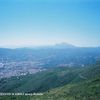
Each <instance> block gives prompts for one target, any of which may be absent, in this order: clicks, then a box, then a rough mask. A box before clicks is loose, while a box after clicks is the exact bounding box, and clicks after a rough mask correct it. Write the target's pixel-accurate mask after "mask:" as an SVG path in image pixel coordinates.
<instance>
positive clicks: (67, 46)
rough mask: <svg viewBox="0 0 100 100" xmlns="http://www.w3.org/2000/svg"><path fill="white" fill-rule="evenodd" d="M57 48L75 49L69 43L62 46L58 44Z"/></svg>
mask: <svg viewBox="0 0 100 100" xmlns="http://www.w3.org/2000/svg"><path fill="white" fill-rule="evenodd" d="M55 47H56V48H74V47H75V46H74V45H72V44H68V43H65V42H63V43H60V44H56V45H55Z"/></svg>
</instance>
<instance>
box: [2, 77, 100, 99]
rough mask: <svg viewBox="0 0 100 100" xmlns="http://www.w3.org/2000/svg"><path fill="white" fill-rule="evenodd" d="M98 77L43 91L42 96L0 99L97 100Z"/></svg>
mask: <svg viewBox="0 0 100 100" xmlns="http://www.w3.org/2000/svg"><path fill="white" fill-rule="evenodd" d="M99 98H100V78H98V77H97V78H95V79H92V80H89V81H85V82H81V83H78V84H68V85H65V86H63V87H59V88H56V89H52V90H50V91H48V92H45V93H43V95H42V96H1V97H0V100H99Z"/></svg>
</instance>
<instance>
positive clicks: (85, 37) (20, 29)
mask: <svg viewBox="0 0 100 100" xmlns="http://www.w3.org/2000/svg"><path fill="white" fill-rule="evenodd" d="M61 42H66V43H70V44H74V45H76V46H100V0H0V47H21V46H22V47H24V46H32V45H48V44H55V43H61Z"/></svg>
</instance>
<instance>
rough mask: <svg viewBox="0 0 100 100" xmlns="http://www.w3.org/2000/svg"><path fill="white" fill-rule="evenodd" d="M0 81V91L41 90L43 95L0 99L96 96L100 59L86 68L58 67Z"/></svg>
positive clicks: (99, 89)
mask: <svg viewBox="0 0 100 100" xmlns="http://www.w3.org/2000/svg"><path fill="white" fill-rule="evenodd" d="M17 79H18V78H15V77H13V78H9V79H3V80H1V81H0V91H1V92H22V91H23V92H42V93H43V95H42V96H1V97H0V100H99V98H100V63H99V62H98V63H97V64H95V65H92V66H89V67H86V68H69V67H68V68H57V69H51V70H49V71H46V72H45V71H44V72H41V73H38V74H35V75H29V76H21V77H19V79H21V80H19V81H18V80H17Z"/></svg>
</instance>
